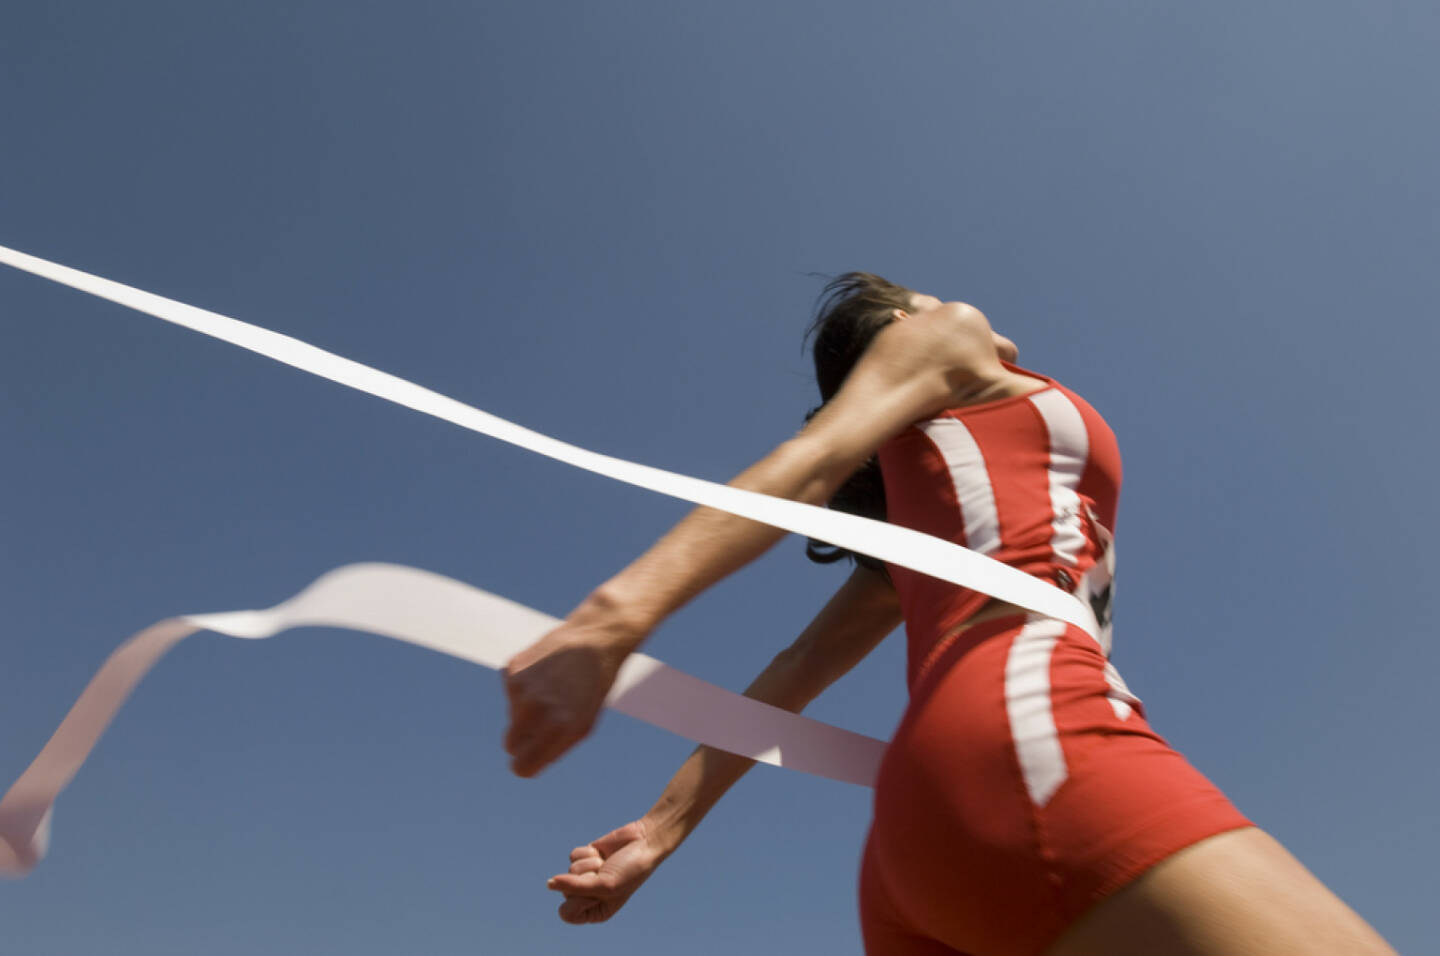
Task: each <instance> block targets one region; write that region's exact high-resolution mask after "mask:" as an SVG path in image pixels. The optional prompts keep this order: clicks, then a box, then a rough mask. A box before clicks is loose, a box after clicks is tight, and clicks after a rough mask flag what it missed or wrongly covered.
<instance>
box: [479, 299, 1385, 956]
mask: <svg viewBox="0 0 1440 956" xmlns="http://www.w3.org/2000/svg"><path fill="white" fill-rule="evenodd" d="M812 331H814V332H815V336H816V338H815V365H816V372H817V376H818V379H819V386H820V392H821V397H822V400H823V404H822V406H821V407H820V409H818V410H817V413H816V414H814V415H813V417H812V419H811V420H810V421H809V423H808V424H807V425H806V427H805V428H804V429H803V430H802V431H801V432H800V433H799V434H798V435H797V436H796V437H795V438H793V439H791V440H789V441H787V442H785V443H783V444H782V445H780V446H779V447H778V448H776V449H775V450H774V451H773V452H771V453H770V454H769V455H767V456H766V457H765V458H763V459H762V460H761V461H759V462H758V463H757V464H755V465H754V466H752V467H751V468H749V469H747V470H746V471H745V472H743V473H742V474H741V475H740V476H739V477H737V478H736V479H735V480H734V481H733V482H731V484H733V485H735V486H737V487H741V488H748V489H751V490H754V491H759V492H764V493H766V494H771V495H776V496H780V497H785V498H792V499H796V500H799V501H805V502H810V503H824V502H829V503H830V505H831V506H832V507H837V508H841V509H843V510H849V511H854V512H857V513H861V514H866V515H868V516H871V517H877V518H882V519H887V520H889V521H892V522H895V523H897V524H901V525H905V526H908V527H912V528H916V529H919V530H922V531H925V532H928V533H930V534H934V535H938V536H940V537H943V538H947V539H949V540H951V541H955V542H956V543H959V544H962V545H965V546H967V547H969V548H972V549H974V550H976V551H980V552H982V553H985V554H988V555H990V556H991V557H993V558H995V559H996V560H999V561H1002V562H1004V563H1006V564H1010V565H1012V566H1014V567H1017V568H1020V569H1021V570H1024V571H1026V572H1027V573H1030V574H1033V575H1036V576H1038V577H1040V578H1042V579H1044V580H1046V581H1048V582H1049V583H1051V584H1053V585H1055V586H1056V587H1060V588H1063V589H1064V590H1066V591H1069V592H1071V593H1074V594H1076V595H1077V596H1079V597H1081V598H1082V599H1084V600H1086V601H1088V602H1089V603H1090V605H1091V606H1092V607H1093V608H1094V609H1095V611H1096V616H1097V618H1098V619H1099V621H1100V625H1101V626H1100V628H1099V632H1098V635H1097V636H1094V637H1092V636H1091V635H1089V634H1087V633H1085V632H1084V631H1082V630H1080V629H1079V628H1075V627H1072V626H1069V625H1066V624H1063V623H1061V622H1058V621H1055V620H1052V619H1049V618H1045V617H1041V616H1039V615H1035V614H1029V613H1027V612H1025V611H1023V610H1022V609H1020V608H1017V607H1015V606H1013V605H1008V604H1004V603H1002V602H999V601H996V600H992V599H990V598H988V596H986V595H984V594H979V593H977V592H974V591H968V590H965V589H962V588H958V587H955V586H953V585H950V584H946V583H943V582H940V581H938V580H936V579H933V578H929V577H927V576H924V575H920V574H916V573H914V572H911V571H908V570H906V569H903V568H898V567H894V566H886V565H882V564H881V563H880V562H877V561H875V560H874V559H871V558H868V557H865V556H859V555H848V553H847V552H843V551H840V550H839V549H836V548H833V547H830V546H828V545H825V544H823V543H821V542H814V541H812V542H811V543H810V546H809V549H808V551H809V553H810V555H811V557H812V558H815V559H816V560H822V561H828V560H835V559H837V558H840V557H845V556H847V555H848V556H851V557H854V558H855V559H856V567H855V569H854V572H853V573H852V574H851V575H850V577H849V579H848V580H847V581H846V582H845V584H844V585H843V586H842V587H841V588H840V589H839V591H837V592H836V594H835V596H834V597H833V598H832V599H831V600H830V601H829V603H827V604H826V606H825V607H824V608H823V609H822V610H821V611H820V613H819V614H818V615H817V616H816V617H815V619H814V621H813V622H812V623H811V624H810V625H809V627H807V628H806V629H805V631H804V633H802V634H801V635H800V637H799V638H798V639H797V640H796V641H795V643H794V644H793V645H791V646H790V647H789V648H787V649H786V650H784V651H782V652H781V653H780V654H779V656H777V657H776V658H775V660H774V661H773V662H772V663H771V664H770V666H769V667H767V668H766V669H765V671H764V672H763V673H761V674H760V676H759V677H757V678H756V680H755V681H754V683H753V684H752V685H751V686H750V688H749V689H748V690H747V691H746V693H747V694H748V695H749V696H751V697H755V698H758V699H760V700H762V701H766V702H767V703H771V704H774V705H776V706H779V707H784V708H787V709H789V710H794V711H798V710H800V709H801V708H803V707H804V706H805V705H806V704H807V703H809V701H810V700H812V699H813V698H814V697H815V696H816V695H817V694H819V693H820V692H821V691H822V690H824V689H825V688H826V687H827V686H829V685H830V684H831V683H832V682H833V681H835V680H836V679H837V678H839V677H840V676H841V675H843V674H844V673H845V672H847V671H848V670H849V669H850V668H851V667H853V666H854V665H855V664H856V663H857V662H858V661H859V660H860V659H861V658H863V657H864V656H865V655H866V654H867V653H868V652H869V651H870V650H871V649H872V648H873V647H874V646H875V645H876V644H877V643H878V642H879V641H880V639H881V638H883V637H884V636H885V635H886V634H888V633H889V632H890V631H891V630H893V629H894V628H895V626H896V625H898V624H899V623H900V621H901V620H902V619H903V620H904V622H905V625H906V633H907V647H908V680H909V687H910V704H909V706H908V707H907V709H906V712H905V715H904V717H903V718H902V720H901V722H900V726H899V728H898V729H897V730H896V732H895V735H894V737H893V739H892V740H891V743H890V745H889V747H888V748H887V750H886V752H885V757H884V760H883V761H882V764H881V767H880V771H879V775H878V778H877V781H876V786H875V817H874V821H873V823H872V825H871V828H870V835H869V838H868V839H867V841H866V845H865V852H864V857H863V861H862V863H861V867H860V922H861V930H862V934H863V936H864V940H865V950H866V952H867V953H870V954H883V956H940V954H953V953H964V954H973V956H991V954H995V956H1008V954H1016V956H1019V954H1026V956H1031V954H1041V953H1044V954H1051V956H1071V954H1076V956H1078V954H1106V956H1123V954H1137V956H1139V954H1145V956H1153V954H1159V953H1164V954H1207V956H1209V954H1227V956H1229V954H1242V953H1243V954H1266V956H1280V954H1297V956H1298V954H1305V956H1316V954H1328V953H1336V954H1338V953H1345V954H1371V953H1393V952H1394V951H1393V950H1392V949H1391V948H1390V947H1389V946H1388V945H1386V943H1385V941H1384V940H1383V939H1382V938H1381V937H1380V936H1379V935H1378V934H1377V933H1376V932H1375V930H1374V929H1372V928H1371V927H1370V926H1369V925H1368V924H1367V923H1366V922H1365V921H1364V920H1363V919H1361V918H1360V917H1359V916H1358V915H1357V914H1356V913H1355V912H1353V911H1352V910H1351V909H1350V908H1349V907H1347V906H1346V905H1345V904H1344V903H1343V902H1342V901H1341V900H1340V899H1339V898H1337V897H1336V896H1335V895H1334V894H1332V893H1331V892H1330V891H1329V890H1328V889H1326V887H1325V886H1324V885H1323V884H1321V883H1320V881H1319V880H1318V879H1316V878H1315V877H1314V876H1313V875H1312V874H1311V873H1310V872H1309V871H1308V870H1307V869H1305V867H1304V866H1302V865H1301V864H1300V863H1299V862H1298V861H1297V860H1296V859H1295V858H1294V857H1292V856H1291V855H1290V854H1289V853H1288V852H1287V851H1286V850H1285V849H1284V848H1283V847H1282V846H1281V845H1280V844H1279V843H1277V842H1276V841H1275V840H1274V839H1273V838H1271V837H1270V836H1269V835H1267V834H1266V833H1264V832H1263V831H1261V830H1260V829H1258V828H1257V827H1255V826H1254V825H1253V824H1252V823H1251V822H1250V821H1249V820H1247V819H1246V818H1245V817H1244V816H1243V815H1241V814H1240V813H1239V811H1237V810H1236V809H1235V807H1234V806H1233V805H1232V804H1231V803H1230V801H1229V800H1228V799H1226V797H1225V796H1224V795H1223V794H1222V793H1221V792H1220V791H1219V790H1218V789H1216V788H1215V787H1214V785H1212V784H1211V783H1210V782H1209V781H1208V780H1206V779H1205V777H1203V776H1202V775H1201V774H1200V773H1199V772H1197V771H1196V770H1195V769H1194V768H1193V767H1191V766H1190V764H1189V763H1187V762H1186V761H1185V759H1184V758H1183V757H1181V756H1180V755H1179V754H1178V753H1176V752H1175V751H1174V750H1173V749H1171V748H1170V747H1169V745H1167V744H1166V743H1165V741H1164V740H1162V739H1161V738H1160V737H1159V736H1158V735H1157V734H1156V733H1155V732H1154V731H1153V730H1151V728H1150V726H1149V724H1148V723H1147V722H1146V719H1145V712H1144V706H1143V704H1141V702H1140V701H1139V700H1138V699H1136V698H1135V697H1134V696H1133V695H1132V694H1131V693H1130V691H1129V690H1128V688H1126V686H1125V683H1124V681H1123V680H1121V679H1120V675H1119V674H1118V672H1116V670H1115V669H1114V667H1113V666H1111V665H1110V663H1109V660H1108V657H1109V631H1108V617H1109V596H1110V575H1111V568H1112V566H1113V552H1112V549H1111V531H1113V529H1114V527H1115V512H1116V505H1117V500H1118V494H1119V488H1120V458H1119V452H1118V449H1117V447H1116V444H1115V438H1114V435H1113V434H1112V433H1111V431H1110V429H1109V428H1108V427H1107V426H1106V424H1105V422H1104V421H1103V420H1102V419H1101V418H1100V416H1099V415H1098V414H1096V412H1095V411H1094V410H1093V409H1092V408H1090V406H1089V405H1088V404H1086V403H1085V401H1084V400H1083V399H1081V398H1080V397H1079V396H1078V395H1076V394H1074V393H1073V392H1071V391H1069V390H1068V389H1066V388H1065V387H1064V386H1062V385H1060V384H1058V383H1056V382H1055V381H1053V380H1051V379H1049V378H1046V377H1044V376H1042V375H1037V374H1035V373H1033V372H1029V371H1026V370H1024V369H1021V368H1020V367H1018V366H1016V365H1014V364H1011V363H1012V362H1013V360H1014V359H1015V358H1016V351H1015V346H1014V345H1013V344H1012V343H1011V342H1010V341H1009V340H1007V339H1005V338H1003V337H1001V336H999V335H997V334H995V333H994V332H993V331H992V330H991V328H990V324H989V322H988V320H987V319H986V317H985V316H984V315H983V314H982V313H981V312H979V311H978V310H977V309H974V308H972V307H971V306H968V305H964V304H961V303H958V302H948V303H946V302H941V301H940V300H939V299H936V298H934V297H933V296H927V295H920V294H917V293H914V292H912V291H910V290H908V289H905V288H903V287H900V286H897V285H894V284H893V283H890V282H888V281H886V280H884V279H881V278H880V277H878V276H873V275H869V274H866V273H848V274H846V275H844V276H841V277H839V278H838V279H836V280H835V281H833V282H832V283H831V284H830V285H829V286H827V288H826V294H825V296H824V298H823V299H822V302H821V306H820V309H819V314H818V317H817V319H816V321H815V325H814V327H813V330H812ZM782 534H783V532H781V531H779V530H778V529H775V528H771V527H768V526H766V525H761V524H758V523H755V522H752V521H748V520H746V519H743V518H737V517H734V516H732V515H729V514H725V513H722V512H718V511H714V510H711V509H706V508H700V509H697V510H696V511H694V512H692V513H691V514H690V515H689V516H688V517H686V518H685V519H684V520H683V521H682V522H681V523H680V524H678V525H677V526H676V527H675V528H674V529H672V530H671V531H670V532H669V533H667V534H666V535H665V536H664V537H662V538H661V539H660V540H659V541H658V542H657V543H656V544H655V545H654V546H653V547H652V548H651V549H650V550H649V551H647V552H646V553H645V554H644V555H642V556H641V557H640V558H639V559H637V560H636V561H635V562H634V563H632V564H631V565H630V566H629V567H627V568H626V569H625V570H624V571H622V572H621V573H620V574H618V575H617V576H616V577H614V578H612V579H611V580H610V581H608V582H606V583H605V584H604V585H602V586H601V587H600V588H598V589H597V590H596V591H595V592H594V593H592V594H591V595H590V596H589V597H588V598H587V599H586V600H585V601H584V602H583V603H582V604H581V605H580V606H579V607H578V608H576V610H575V611H574V612H572V613H571V614H570V616H569V617H568V618H567V619H566V621H565V623H564V624H563V625H561V626H560V627H559V628H557V629H556V630H554V631H552V632H551V633H549V634H548V635H546V636H545V637H544V638H542V639H541V640H540V641H538V642H537V643H536V644H534V645H532V646H531V647H530V648H528V649H526V650H525V651H524V652H522V653H520V654H519V655H517V656H516V657H515V658H514V659H513V660H512V661H511V662H510V664H509V666H508V667H507V668H506V674H505V680H506V688H507V692H508V694H509V698H510V717H511V725H510V728H509V730H508V731H507V734H506V739H505V746H506V750H507V751H508V752H509V753H510V754H511V757H512V768H513V769H514V771H515V772H516V773H517V774H520V775H521V776H530V775H533V774H535V773H537V772H538V771H539V770H541V769H542V768H543V767H544V766H545V765H546V764H548V763H549V762H551V761H552V760H554V759H555V758H556V757H558V756H559V755H560V754H561V753H563V752H564V751H565V750H566V749H568V748H569V747H570V746H571V745H572V744H574V743H575V742H576V741H578V740H579V739H580V738H581V737H583V736H584V735H585V734H586V733H588V732H589V729H590V727H591V726H592V725H593V723H594V720H595V717H596V715H597V713H598V711H599V709H600V707H601V704H602V702H603V700H604V697H605V694H606V692H607V690H608V689H609V687H610V685H611V683H612V681H613V680H614V677H615V673H616V671H617V670H618V668H619V666H620V663H621V662H622V661H623V660H624V658H625V656H626V655H627V654H629V653H630V652H631V651H633V650H634V649H635V648H636V647H638V646H639V645H640V644H641V642H642V641H643V640H644V639H645V637H646V636H647V635H648V634H649V633H650V632H651V631H652V630H653V629H654V628H655V627H656V626H657V625H658V624H659V622H660V621H661V620H663V619H664V618H665V617H666V616H667V615H668V614H670V613H671V612H673V611H674V610H676V609H677V608H679V607H680V606H681V605H682V604H684V603H685V602H686V601H688V600H689V599H690V598H692V597H694V596H695V595H696V594H698V593H700V592H701V591H702V590H704V589H705V588H707V587H709V586H710V585H711V584H713V583H715V582H716V581H718V580H719V579H721V578H722V577H724V576H725V575H727V574H729V573H730V572H732V571H734V570H736V569H737V568H739V567H741V566H742V565H744V564H745V563H747V562H749V561H751V560H753V559H754V558H756V557H757V556H759V555H760V554H761V553H762V552H764V551H765V550H766V549H767V548H768V547H769V546H770V545H772V544H773V543H774V542H775V541H777V540H778V539H779V538H780V537H781V536H782ZM750 764H751V761H749V760H746V759H744V758H742V757H737V756H735V755H732V754H727V753H723V752H720V751H716V750H712V749H710V748H706V747H701V748H700V749H698V750H697V751H696V752H695V753H694V754H693V755H692V756H691V757H690V759H689V760H687V761H686V762H685V764H684V765H683V766H682V767H681V768H680V770H679V772H678V773H676V775H675V776H674V778H673V779H672V780H671V781H670V783H669V785H668V786H667V787H666V788H665V791H664V793H663V794H662V795H661V797H660V799H659V800H658V801H657V802H656V804H655V806H654V807H653V808H652V809H651V810H650V811H649V812H648V813H647V814H645V815H644V816H643V817H641V818H640V819H638V820H636V821H634V822H632V823H629V824H627V825H626V826H623V827H621V828H620V829H618V830H615V831H613V832H612V833H609V834H607V835H605V836H603V837H601V838H600V839H598V840H596V841H595V842H594V843H591V844H589V845H588V846H583V847H579V848H577V849H576V850H574V851H573V852H572V853H571V864H570V870H569V872H568V873H564V874H561V875H558V876H556V877H554V878H552V879H551V881H550V883H549V886H550V887H551V888H552V889H554V890H557V891H558V892H560V893H562V894H564V897H565V901H564V903H563V904H562V905H561V907H560V915H561V917H562V918H563V919H565V920H567V921H569V922H573V923H584V922H598V921H601V920H605V919H608V918H609V917H610V916H612V915H614V913H615V912H616V910H618V909H619V908H620V907H621V906H623V905H624V903H625V901H626V900H627V899H628V898H629V897H630V895H631V894H632V893H634V892H635V890H636V889H637V888H638V887H639V885H640V884H641V883H642V882H644V880H645V879H646V878H647V877H648V876H649V875H650V873H652V872H653V871H654V869H655V868H656V867H657V866H658V865H659V864H660V863H661V862H662V861H664V860H665V858H666V857H667V856H668V855H669V854H671V853H673V852H674V851H675V849H676V848H677V847H678V846H679V844H680V843H681V842H682V841H683V840H684V839H685V838H686V836H688V835H689V833H690V832H691V831H693V830H694V828H695V827H696V825H697V824H698V823H699V822H700V820H701V818H703V817H704V815H705V814H706V812H708V811H709V809H710V808H711V807H712V806H713V805H714V804H715V802H716V801H717V800H719V799H720V797H721V796H722V795H723V794H724V793H725V791H726V790H727V789H728V788H729V787H730V786H731V785H732V784H733V783H734V782H735V781H736V780H738V779H739V777H740V776H741V775H742V774H743V773H744V772H745V770H746V769H748V767H749V766H750Z"/></svg>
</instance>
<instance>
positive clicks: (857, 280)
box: [805, 272, 914, 573]
mask: <svg viewBox="0 0 1440 956" xmlns="http://www.w3.org/2000/svg"><path fill="white" fill-rule="evenodd" d="M913 294H914V293H912V292H911V291H910V290H909V289H907V288H905V287H904V286H900V285H896V284H895V283H893V282H891V281H890V280H888V279H883V278H881V277H880V276H877V275H873V274H871V273H869V272H847V273H845V274H844V275H839V276H836V277H835V278H833V279H831V280H830V281H829V282H827V283H826V284H825V288H824V289H822V290H821V291H820V297H819V299H818V301H817V303H816V306H815V319H814V321H813V322H811V323H810V327H809V329H807V330H806V332H805V339H806V340H807V341H808V340H809V338H810V337H811V336H812V335H813V336H814V337H815V345H814V350H813V354H814V357H815V382H816V384H817V385H819V386H820V405H819V406H818V407H816V408H813V409H811V410H810V412H809V414H807V415H806V416H805V420H806V421H807V422H808V421H809V420H810V419H811V418H813V417H815V415H816V413H818V412H819V411H820V409H821V408H824V407H825V403H826V402H828V401H830V399H832V398H834V397H835V393H836V392H838V391H840V386H841V385H843V384H844V382H845V377H846V376H847V375H849V374H850V370H851V369H852V368H854V367H855V363H856V362H858V361H859V360H860V356H861V355H863V354H865V350H866V349H867V348H869V347H870V343H871V342H872V341H873V340H874V339H875V336H876V335H877V334H879V332H880V330H881V329H883V328H885V326H887V325H889V324H890V323H891V322H893V321H895V310H896V309H904V310H906V311H908V310H909V309H910V308H911V304H910V297H911V296H912V295H913ZM829 506H830V507H831V508H833V509H835V510H836V511H845V512H848V513H850V514H854V515H860V516H861V517H865V518H874V519H876V520H877V521H884V520H885V484H884V482H883V481H882V480H881V477H880V461H879V459H878V458H875V457H873V456H872V457H871V458H870V460H869V461H867V462H865V464H863V465H861V466H860V468H859V469H858V470H857V471H856V472H855V473H854V474H852V475H851V476H850V477H849V478H848V479H846V481H845V483H844V484H843V485H841V486H840V487H839V488H838V489H836V491H835V494H834V495H832V496H831V498H830V501H829ZM805 556H806V557H808V558H809V559H810V560H811V561H815V562H818V563H820V564H831V563H833V562H835V561H840V560H842V559H844V558H849V559H851V560H852V561H855V562H856V563H858V564H860V565H862V566H864V567H867V568H870V569H872V570H877V571H881V572H882V573H883V572H884V570H885V565H884V562H882V561H880V560H879V559H878V558H872V557H870V556H869V555H868V554H856V553H855V552H853V551H849V550H846V549H845V548H840V547H837V546H835V545H833V544H830V543H829V542H826V541H819V540H816V539H815V538H810V539H809V540H808V541H807V542H806V544H805Z"/></svg>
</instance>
